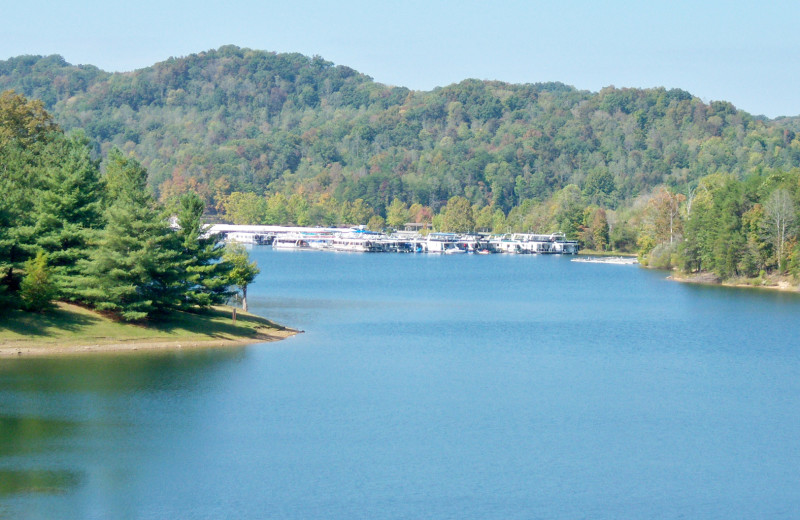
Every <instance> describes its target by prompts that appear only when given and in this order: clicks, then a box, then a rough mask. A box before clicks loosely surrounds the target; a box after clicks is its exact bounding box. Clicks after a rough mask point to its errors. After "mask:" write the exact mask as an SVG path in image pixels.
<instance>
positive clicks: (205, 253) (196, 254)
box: [176, 192, 233, 307]
mask: <svg viewBox="0 0 800 520" xmlns="http://www.w3.org/2000/svg"><path fill="white" fill-rule="evenodd" d="M203 207H204V204H203V199H201V198H200V196H199V195H197V194H196V193H194V192H189V193H186V194H184V195H183V196H181V198H180V200H179V201H178V221H177V223H178V226H179V227H178V230H177V232H176V237H177V242H178V245H179V251H180V254H181V256H180V267H181V269H182V274H183V279H182V284H183V291H184V298H183V299H182V300H181V303H182V305H183V306H184V307H190V306H194V305H197V306H201V307H206V306H208V305H214V304H221V303H225V302H226V301H227V300H228V298H230V296H231V295H232V294H233V293H232V292H231V291H230V290H229V283H228V274H229V272H230V270H231V265H230V264H229V263H228V262H223V261H221V259H222V255H223V253H224V252H225V246H224V243H223V241H222V238H221V237H220V235H206V230H207V227H208V226H205V225H203V222H202V216H203Z"/></svg>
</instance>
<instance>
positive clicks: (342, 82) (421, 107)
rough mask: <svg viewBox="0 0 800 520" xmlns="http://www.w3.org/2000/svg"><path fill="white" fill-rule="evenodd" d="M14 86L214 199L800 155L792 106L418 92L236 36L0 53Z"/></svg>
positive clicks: (163, 188) (650, 178)
mask: <svg viewBox="0 0 800 520" xmlns="http://www.w3.org/2000/svg"><path fill="white" fill-rule="evenodd" d="M6 89H14V90H16V91H17V92H18V93H21V94H24V95H25V96H27V97H29V98H38V99H41V100H43V102H44V103H45V105H46V107H47V108H48V109H49V110H51V111H52V112H53V113H54V115H55V117H56V120H57V122H58V123H59V125H60V126H61V127H63V128H64V129H67V130H69V129H72V128H82V129H83V130H84V131H85V132H86V134H87V135H88V136H89V137H90V138H91V139H93V140H94V141H96V143H97V144H98V146H99V150H100V151H101V152H102V154H103V155H105V154H106V152H107V151H108V150H109V149H110V148H111V147H113V146H117V147H119V148H121V149H122V150H123V151H125V152H133V154H134V155H135V156H136V157H137V158H138V159H140V160H141V162H142V163H143V165H144V166H146V167H147V169H148V170H149V174H150V183H151V184H152V186H153V187H154V188H155V189H156V190H157V192H158V193H159V194H160V195H161V196H162V198H166V197H167V196H169V195H172V194H177V193H181V192H183V191H186V190H188V189H190V188H191V189H193V190H195V191H197V192H198V193H200V195H201V196H202V197H204V198H205V200H206V204H207V207H208V208H209V209H211V210H212V211H213V208H215V207H220V203H221V202H222V200H223V199H224V198H225V197H226V196H227V195H228V194H230V193H231V192H254V193H257V194H267V195H270V194H274V193H278V192H281V193H283V194H284V195H286V196H287V197H288V196H290V195H291V194H297V193H300V194H302V196H303V197H305V198H307V199H308V200H316V199H318V198H319V196H320V195H323V194H329V195H330V196H331V197H333V198H334V199H335V200H338V201H350V202H353V201H355V200H356V199H363V201H364V202H365V203H366V204H368V205H369V206H371V207H372V208H373V209H374V211H375V212H376V213H378V214H383V215H385V213H386V207H387V206H389V204H390V203H391V202H392V201H393V200H394V199H395V198H397V199H399V200H400V201H402V202H404V203H406V204H412V203H421V204H422V205H426V206H430V207H431V208H432V209H433V210H434V211H438V210H439V209H440V208H441V207H442V206H443V205H444V204H446V202H447V201H448V199H450V198H451V197H453V196H463V197H465V198H467V199H468V200H469V201H470V202H471V203H472V204H473V205H474V206H475V207H485V206H491V207H492V208H493V209H494V210H496V209H501V210H503V212H504V213H506V214H507V213H508V212H509V210H511V209H512V208H513V207H517V206H520V205H522V204H523V203H527V204H536V203H537V202H542V201H547V200H550V199H551V198H552V197H553V195H554V194H555V193H557V192H558V191H559V190H563V189H564V188H565V187H568V186H569V185H575V186H577V187H578V188H579V189H580V190H581V195H582V197H583V198H584V201H585V202H586V203H587V204H597V205H598V206H600V207H605V208H609V209H614V208H617V207H618V206H620V205H625V204H627V202H628V201H632V200H633V199H634V198H635V197H637V196H639V195H642V194H645V193H648V192H649V191H651V190H652V189H653V188H654V187H655V186H658V185H662V184H663V185H666V186H668V187H670V188H671V189H672V190H674V191H683V192H687V191H688V189H689V188H691V187H692V186H693V185H694V184H696V182H697V180H698V179H699V178H701V177H703V176H706V175H709V174H712V173H715V172H723V173H730V174H733V175H735V176H737V177H739V178H742V177H744V176H746V175H748V174H750V173H761V174H768V173H770V172H771V171H773V170H781V169H782V170H789V169H791V168H794V167H797V166H798V165H800V128H798V122H797V120H796V119H789V118H784V119H780V120H768V119H765V118H763V117H754V116H752V115H750V114H748V113H746V112H743V111H741V110H737V109H736V108H735V107H734V106H733V105H731V104H730V103H727V102H724V101H714V102H711V103H708V104H707V103H704V102H702V101H701V100H700V99H698V98H696V97H694V96H692V95H691V94H690V93H688V92H685V91H682V90H677V89H672V90H666V89H663V88H655V89H644V90H642V89H627V88H614V87H608V88H605V89H603V90H601V91H600V92H598V93H593V92H588V91H580V90H576V89H575V88H573V87H570V86H567V85H563V84H560V83H537V84H524V85H517V84H508V83H502V82H495V81H478V80H472V79H469V80H465V81H462V82H461V83H458V84H454V85H450V86H447V87H443V88H437V89H435V90H433V91H430V92H416V91H411V90H409V89H406V88H402V87H391V86H386V85H382V84H379V83H376V82H374V81H372V79H371V78H370V77H368V76H366V75H364V74H361V73H359V72H356V71H354V70H353V69H350V68H348V67H345V66H334V64H332V63H330V62H328V61H325V60H324V59H322V58H319V57H313V58H311V57H306V56H303V55H300V54H275V53H269V52H262V51H255V50H249V49H241V48H238V47H234V46H226V47H222V48H220V49H218V50H212V51H209V52H202V53H198V54H193V55H191V56H187V57H185V58H171V59H169V60H167V61H164V62H161V63H157V64H155V65H153V66H152V67H147V68H144V69H140V70H137V71H134V72H129V73H114V74H111V73H107V72H103V71H101V70H99V69H97V68H96V67H92V66H75V65H70V64H69V63H66V62H65V61H64V60H63V59H62V58H61V57H59V56H49V57H32V56H24V57H18V58H12V59H9V60H7V61H0V91H2V90H6ZM795 131H797V132H798V133H795ZM573 189H574V188H573Z"/></svg>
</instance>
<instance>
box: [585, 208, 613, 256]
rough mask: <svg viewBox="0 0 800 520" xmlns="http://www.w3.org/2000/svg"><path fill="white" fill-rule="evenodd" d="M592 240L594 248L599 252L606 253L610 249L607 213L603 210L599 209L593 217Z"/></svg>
mask: <svg viewBox="0 0 800 520" xmlns="http://www.w3.org/2000/svg"><path fill="white" fill-rule="evenodd" d="M589 229H590V231H591V234H592V239H593V240H594V248H595V249H597V250H598V251H605V250H606V248H607V247H608V241H609V236H608V219H607V218H606V212H605V210H604V209H603V208H598V209H597V210H596V211H595V212H594V215H593V216H592V223H591V226H590V227H589Z"/></svg>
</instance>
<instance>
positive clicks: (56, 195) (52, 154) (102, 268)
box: [0, 92, 257, 321]
mask: <svg viewBox="0 0 800 520" xmlns="http://www.w3.org/2000/svg"><path fill="white" fill-rule="evenodd" d="M103 166H104V167H103V170H104V173H103V174H102V175H101V173H100V171H101V168H100V163H99V161H98V160H96V159H94V158H93V155H92V149H91V147H90V146H89V140H88V139H87V138H86V137H84V136H83V135H82V134H80V133H75V134H71V135H66V134H65V133H64V132H63V131H62V130H61V129H60V128H59V127H58V126H57V125H56V124H55V123H54V122H53V119H52V117H51V116H50V114H48V113H47V112H46V111H45V110H44V108H43V105H42V103H41V102H40V101H37V100H33V101H29V100H27V99H25V98H24V97H22V96H19V95H16V94H14V93H12V92H4V93H2V94H0V194H2V197H0V308H2V309H4V310H5V309H11V308H16V307H23V308H25V309H28V310H42V309H44V308H46V307H48V305H49V303H50V302H51V301H52V300H64V301H71V302H78V303H82V304H85V305H89V306H91V307H93V308H96V309H98V310H101V311H108V312H110V313H112V314H115V315H117V316H119V317H120V318H122V319H124V320H128V321H137V320H143V319H146V318H148V317H151V316H154V315H158V314H160V313H165V312H169V311H172V310H176V309H180V310H189V309H193V308H198V307H206V306H209V305H212V304H217V303H223V302H226V301H227V300H228V299H229V298H230V296H231V295H232V294H233V292H232V290H231V286H241V285H242V284H244V285H245V286H246V284H247V283H248V282H249V281H252V278H253V277H254V276H255V273H256V272H257V270H256V269H255V266H254V265H252V264H249V263H247V262H246V261H245V267H249V268H250V270H249V272H248V271H247V269H245V272H244V274H243V272H242V269H241V266H240V264H241V263H242V261H241V258H240V257H241V256H242V255H245V259H246V253H242V252H241V251H226V249H225V248H224V247H223V244H222V243H221V242H220V241H219V239H218V238H217V237H204V236H203V229H204V226H203V224H202V222H201V217H202V214H203V209H204V203H203V201H202V199H201V198H200V197H199V196H197V195H196V194H193V193H186V194H184V195H182V196H181V197H179V198H177V199H176V200H175V201H174V203H173V206H172V207H171V208H170V211H167V210H166V208H165V207H163V206H162V205H160V204H158V203H157V202H156V200H155V199H154V198H153V196H152V194H151V190H150V189H149V188H148V186H147V171H146V170H145V169H144V168H143V167H142V166H141V164H139V163H138V162H137V161H136V160H135V159H133V158H131V157H128V156H126V155H124V154H123V153H122V152H120V151H119V150H116V149H114V150H112V151H111V152H110V153H109V154H108V157H107V158H106V160H105V163H104V165H103ZM173 213H174V214H176V215H177V224H178V227H177V229H176V230H173V229H171V228H170V225H169V224H170V223H169V218H168V216H169V215H170V214H173Z"/></svg>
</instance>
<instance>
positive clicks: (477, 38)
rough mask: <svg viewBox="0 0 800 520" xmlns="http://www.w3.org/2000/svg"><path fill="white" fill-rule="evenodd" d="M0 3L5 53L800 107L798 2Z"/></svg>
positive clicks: (0, 46) (785, 112)
mask: <svg viewBox="0 0 800 520" xmlns="http://www.w3.org/2000/svg"><path fill="white" fill-rule="evenodd" d="M3 4H6V5H3V6H2V8H1V9H0V60H5V59H8V58H10V57H14V56H19V55H23V54H38V55H49V54H60V55H62V56H63V57H64V58H65V59H66V60H67V61H68V62H70V63H73V64H91V65H96V66H98V67H100V68H101V69H104V70H107V71H118V72H123V71H130V70H134V69H138V68H143V67H147V66H150V65H153V64H154V63H157V62H159V61H163V60H165V59H167V58H169V57H180V56H187V55H189V54H193V53H197V52H202V51H205V50H209V49H215V48H218V47H220V46H222V45H227V44H233V45H237V46H240V47H248V48H251V49H259V50H266V51H275V52H300V53H302V54H305V55H308V56H314V55H319V56H321V57H322V58H324V59H326V60H328V61H331V62H333V63H335V64H337V65H346V66H348V67H351V68H353V69H355V70H357V71H359V72H362V73H364V74H367V75H368V76H371V77H372V78H373V79H374V80H375V81H378V82H380V83H384V84H388V85H396V86H404V87H408V88H410V89H413V90H431V89H433V88H435V87H437V86H446V85H449V84H452V83H457V82H459V81H461V80H464V79H467V78H477V79H486V80H500V81H507V82H510V83H537V82H545V81H560V82H562V83H565V84H568V85H572V86H574V87H576V88H578V89H582V90H590V91H593V92H597V91H599V90H600V89H602V88H603V87H606V86H610V85H614V86H616V87H620V88H621V87H637V88H650V87H666V88H680V89H683V90H686V91H688V92H690V93H691V94H693V95H695V96H698V97H700V98H701V99H703V100H704V101H707V102H708V101H712V100H713V101H717V100H722V101H730V102H731V103H733V104H734V105H735V106H736V107H737V108H740V109H742V110H745V111H747V112H749V113H751V114H754V115H766V116H768V117H771V118H774V117H778V116H796V115H800V34H798V30H797V27H798V21H800V1H797V0H793V1H785V0H775V1H770V0H767V1H765V2H754V1H752V0H750V1H747V2H743V1H739V0H728V1H718V0H709V1H703V0H694V1H692V2H688V1H683V0H673V1H660V0H659V1H647V0H644V1H643V0H638V1H621V0H593V1H586V0H559V1H554V0H551V1H549V2H541V1H538V0H528V1H524V0H494V1H491V2H489V1H472V0H459V1H451V0H404V1H394V0H392V1H381V0H338V1H336V2H332V1H327V2H322V1H319V0H317V1H312V0H284V1H281V2H276V1H273V0H227V1H225V2H222V1H218V2H212V1H204V0H194V1H192V2H189V1H186V0H161V1H154V0H137V1H134V2H132V1H130V0H127V1H125V2H120V1H117V0H103V1H99V0H85V1H81V0H73V1H72V2H53V1H52V0H47V1H42V0H27V1H23V2H10V1H8V0H6V1H4V2H3Z"/></svg>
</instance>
